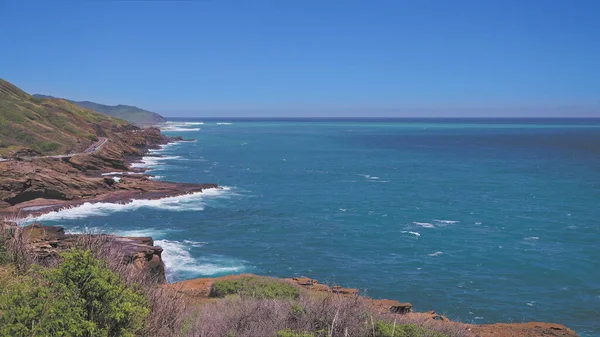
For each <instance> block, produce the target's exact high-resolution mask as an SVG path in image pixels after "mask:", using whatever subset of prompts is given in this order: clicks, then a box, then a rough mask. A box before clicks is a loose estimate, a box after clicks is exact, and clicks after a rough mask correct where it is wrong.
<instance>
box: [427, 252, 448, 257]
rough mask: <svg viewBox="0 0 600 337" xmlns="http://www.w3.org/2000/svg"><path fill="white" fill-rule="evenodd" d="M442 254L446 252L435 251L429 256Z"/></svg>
mask: <svg viewBox="0 0 600 337" xmlns="http://www.w3.org/2000/svg"><path fill="white" fill-rule="evenodd" d="M442 254H444V252H435V253H431V254H428V255H429V256H440V255H442Z"/></svg>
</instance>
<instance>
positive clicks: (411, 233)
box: [402, 231, 421, 238]
mask: <svg viewBox="0 0 600 337" xmlns="http://www.w3.org/2000/svg"><path fill="white" fill-rule="evenodd" d="M402 233H404V234H410V235H414V236H415V238H419V237H420V236H421V233H419V232H411V231H402Z"/></svg>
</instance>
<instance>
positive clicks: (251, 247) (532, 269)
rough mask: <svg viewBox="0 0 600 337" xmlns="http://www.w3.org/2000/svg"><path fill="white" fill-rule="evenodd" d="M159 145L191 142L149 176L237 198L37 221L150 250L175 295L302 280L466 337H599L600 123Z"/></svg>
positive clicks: (295, 134)
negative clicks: (513, 330) (134, 241)
mask: <svg viewBox="0 0 600 337" xmlns="http://www.w3.org/2000/svg"><path fill="white" fill-rule="evenodd" d="M165 133H166V134H168V135H181V136H183V137H184V138H193V139H195V140H196V141H195V142H181V143H176V144H171V145H169V146H166V147H164V148H163V149H161V150H159V151H153V152H152V153H151V154H152V155H160V156H162V157H150V156H148V157H146V158H144V162H143V163H141V164H138V166H142V167H148V168H149V169H150V170H151V171H150V172H149V173H150V174H153V175H155V176H156V178H157V179H163V180H169V181H179V182H192V183H194V182H198V183H200V182H209V183H213V182H214V183H218V184H220V185H222V186H226V188H225V189H224V190H222V191H208V192H206V193H204V194H199V195H191V196H185V197H178V198H169V199H165V200H158V201H156V200H155V201H136V202H134V203H132V204H129V205H125V206H123V205H110V204H96V205H84V206H81V207H78V208H74V209H69V210H63V211H60V212H55V213H50V214H48V215H44V216H42V217H41V218H40V220H43V221H44V222H45V223H47V224H61V225H64V226H66V227H67V228H69V229H70V230H71V231H81V230H84V228H86V227H87V228H88V229H96V230H104V231H108V232H116V233H118V234H124V235H151V236H153V237H154V238H155V239H156V240H157V244H159V245H161V246H163V247H164V248H165V252H164V259H165V262H166V265H167V268H168V276H169V279H170V280H172V281H176V280H183V279H188V278H194V277H202V276H217V275H224V274H230V273H256V274H262V275H273V276H280V277H289V276H297V275H302V276H307V277H311V278H315V279H318V280H320V281H321V282H329V283H336V284H340V285H343V286H348V287H355V288H359V289H361V290H363V291H366V293H367V294H368V295H369V296H372V297H377V298H391V299H398V300H400V301H409V302H412V303H413V305H414V306H415V308H416V310H419V311H425V310H436V311H437V312H440V313H443V314H446V315H447V316H449V317H450V318H454V319H459V320H462V321H465V322H474V323H491V322H499V321H501V322H522V321H532V320H535V321H550V322H558V323H563V324H566V325H568V326H570V327H572V328H573V329H575V330H576V331H577V332H579V333H580V334H582V335H583V336H598V335H600V245H599V241H600V207H599V206H600V121H597V120H576V119H568V120H470V119H466V120H279V121H277V120H223V119H221V120H214V119H198V120H194V119H185V120H183V119H182V120H173V121H171V122H170V123H169V124H168V126H167V127H166V128H165ZM124 179H126V177H125V178H124Z"/></svg>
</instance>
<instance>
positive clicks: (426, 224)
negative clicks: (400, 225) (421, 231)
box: [413, 222, 435, 228]
mask: <svg viewBox="0 0 600 337" xmlns="http://www.w3.org/2000/svg"><path fill="white" fill-rule="evenodd" d="M413 223H414V224H415V225H417V226H419V227H423V228H435V225H434V224H430V223H429V222H413Z"/></svg>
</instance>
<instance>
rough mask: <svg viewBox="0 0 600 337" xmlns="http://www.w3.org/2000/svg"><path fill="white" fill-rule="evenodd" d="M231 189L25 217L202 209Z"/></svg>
mask: <svg viewBox="0 0 600 337" xmlns="http://www.w3.org/2000/svg"><path fill="white" fill-rule="evenodd" d="M230 190H231V189H230V188H229V187H222V188H211V189H206V190H204V191H202V192H196V193H191V194H186V195H181V196H177V197H167V198H162V199H154V200H149V199H136V200H132V201H130V202H129V203H126V204H118V203H108V202H98V203H87V202H86V203H84V204H82V205H78V206H74V207H67V208H63V209H60V210H58V211H53V212H50V213H46V214H42V215H40V216H37V217H33V216H30V217H27V218H25V219H24V220H25V221H27V222H30V221H52V220H62V219H82V218H86V217H90V216H107V215H109V214H111V213H115V212H130V211H135V210H137V209H140V208H154V209H161V210H167V211H175V212H179V211H203V210H204V202H203V201H204V199H205V198H216V197H226V194H227V193H228V192H229V191H230Z"/></svg>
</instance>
